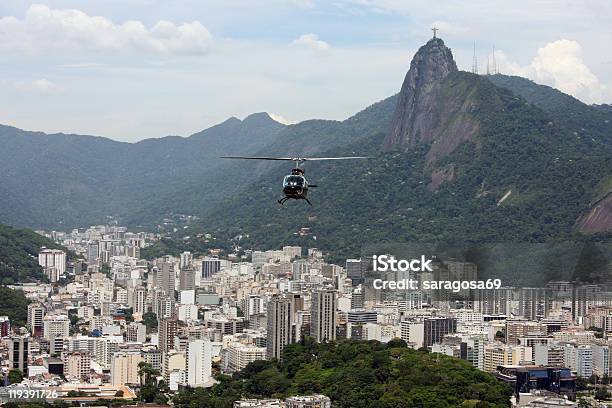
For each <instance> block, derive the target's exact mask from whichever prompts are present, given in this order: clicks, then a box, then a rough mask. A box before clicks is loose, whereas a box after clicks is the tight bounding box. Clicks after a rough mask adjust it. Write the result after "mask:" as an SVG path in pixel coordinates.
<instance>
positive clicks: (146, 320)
mask: <svg viewBox="0 0 612 408" xmlns="http://www.w3.org/2000/svg"><path fill="white" fill-rule="evenodd" d="M142 324H144V325H145V326H147V332H149V333H151V331H152V330H153V329H157V315H156V314H155V313H153V312H146V313H144V314H143V315H142Z"/></svg>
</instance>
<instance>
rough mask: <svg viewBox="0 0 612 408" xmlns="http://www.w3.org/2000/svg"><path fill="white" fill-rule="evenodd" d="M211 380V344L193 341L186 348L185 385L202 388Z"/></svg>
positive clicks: (203, 341) (205, 341)
mask: <svg viewBox="0 0 612 408" xmlns="http://www.w3.org/2000/svg"><path fill="white" fill-rule="evenodd" d="M211 378H212V344H211V342H210V340H208V339H203V340H194V341H191V342H189V346H188V365H187V384H189V385H190V386H192V387H198V386H203V385H205V384H207V383H209V382H210V380H211Z"/></svg>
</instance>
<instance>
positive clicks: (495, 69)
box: [493, 44, 497, 75]
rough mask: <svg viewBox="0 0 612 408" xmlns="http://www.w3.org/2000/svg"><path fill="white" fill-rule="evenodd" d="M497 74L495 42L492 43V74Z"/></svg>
mask: <svg viewBox="0 0 612 408" xmlns="http://www.w3.org/2000/svg"><path fill="white" fill-rule="evenodd" d="M495 74H497V61H496V60H495V44H493V75H495Z"/></svg>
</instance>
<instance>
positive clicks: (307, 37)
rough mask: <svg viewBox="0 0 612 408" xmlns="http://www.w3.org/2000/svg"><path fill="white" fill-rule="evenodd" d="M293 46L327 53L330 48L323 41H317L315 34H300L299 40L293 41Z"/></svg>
mask: <svg viewBox="0 0 612 408" xmlns="http://www.w3.org/2000/svg"><path fill="white" fill-rule="evenodd" d="M293 44H296V45H300V46H304V47H307V48H310V49H312V50H315V51H324V52H326V51H329V50H330V49H331V46H330V45H329V44H328V43H326V42H325V41H323V40H320V39H319V36H317V35H316V34H312V33H310V34H302V35H300V36H299V38H296V39H295V40H293Z"/></svg>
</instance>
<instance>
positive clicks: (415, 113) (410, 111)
mask: <svg viewBox="0 0 612 408" xmlns="http://www.w3.org/2000/svg"><path fill="white" fill-rule="evenodd" d="M456 71H457V64H456V63H455V60H454V59H453V54H452V52H451V50H450V48H448V47H447V46H446V45H445V44H444V41H442V39H441V38H432V39H431V40H429V41H428V42H427V43H426V44H425V45H423V46H422V47H421V48H419V50H418V51H417V53H416V54H415V55H414V57H413V59H412V62H411V63H410V70H409V71H408V73H407V74H406V77H405V78H404V83H403V84H402V89H401V91H400V94H399V99H398V102H397V106H396V109H395V113H394V115H393V120H392V124H391V130H390V132H389V134H388V135H387V137H386V139H385V142H384V145H383V148H384V149H385V150H392V149H397V148H410V147H413V146H414V145H415V144H416V143H418V142H420V141H424V142H431V141H433V140H434V139H435V129H436V128H437V125H436V123H435V121H434V108H435V107H436V104H437V97H438V94H439V92H438V91H439V84H440V82H441V81H442V80H443V79H444V78H446V77H447V76H448V75H449V74H451V73H453V72H456Z"/></svg>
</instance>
